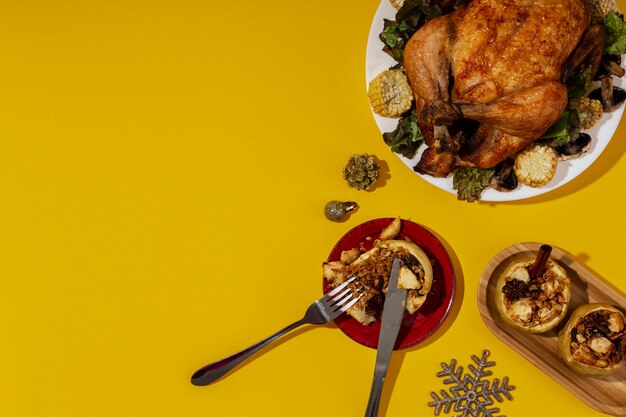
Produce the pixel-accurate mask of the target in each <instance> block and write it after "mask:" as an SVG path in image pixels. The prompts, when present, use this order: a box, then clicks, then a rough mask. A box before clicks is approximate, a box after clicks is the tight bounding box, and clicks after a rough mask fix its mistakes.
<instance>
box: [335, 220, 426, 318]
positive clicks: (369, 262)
mask: <svg viewBox="0 0 626 417" xmlns="http://www.w3.org/2000/svg"><path fill="white" fill-rule="evenodd" d="M400 226H401V221H400V218H397V219H395V220H394V221H393V222H392V223H391V224H390V225H389V226H388V227H387V228H386V229H384V230H383V231H382V233H381V235H380V238H379V239H377V240H376V241H375V242H374V244H373V247H372V249H370V250H368V251H364V250H362V249H361V248H353V249H350V250H346V251H343V252H342V254H341V258H340V260H339V261H334V262H324V264H323V272H324V278H326V280H327V281H328V283H329V284H330V286H331V287H336V286H338V285H340V284H341V283H342V282H344V281H345V280H347V279H349V278H350V277H353V276H355V277H356V280H355V281H353V282H352V283H351V284H350V285H349V287H350V288H352V289H353V291H355V292H359V293H361V294H362V297H361V298H360V299H359V301H358V302H357V303H356V304H354V305H353V306H352V307H350V308H349V309H348V311H347V312H346V313H347V314H348V315H350V316H351V317H353V318H354V319H356V320H357V321H358V322H359V323H361V324H363V325H368V324H370V323H373V322H375V321H377V320H379V319H380V315H381V312H382V308H383V305H384V301H385V293H386V292H387V285H388V284H389V276H390V274H391V266H392V264H393V260H394V259H395V258H400V259H401V260H402V266H401V267H400V275H399V276H398V287H399V288H403V289H406V290H407V300H406V305H405V308H406V310H407V311H408V312H409V313H411V314H412V313H414V312H416V311H417V310H418V309H419V308H420V307H421V306H422V304H424V302H425V301H426V296H427V295H428V293H429V292H430V288H431V286H432V282H433V268H432V265H431V263H430V260H429V259H428V256H427V255H426V254H425V253H424V251H423V250H422V249H421V248H420V247H419V246H418V245H416V244H415V243H414V242H410V241H407V240H398V239H395V237H396V236H397V235H398V233H399V231H400Z"/></svg>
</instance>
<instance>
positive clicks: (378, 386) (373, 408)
mask: <svg viewBox="0 0 626 417" xmlns="http://www.w3.org/2000/svg"><path fill="white" fill-rule="evenodd" d="M381 371H382V372H381ZM386 374H387V372H386V371H385V370H378V369H377V370H376V372H375V373H374V381H372V389H371V390H370V398H369V400H368V401H367V408H366V409H365V417H376V416H378V407H379V406H380V397H381V395H382V393H383V386H384V384H385V377H386Z"/></svg>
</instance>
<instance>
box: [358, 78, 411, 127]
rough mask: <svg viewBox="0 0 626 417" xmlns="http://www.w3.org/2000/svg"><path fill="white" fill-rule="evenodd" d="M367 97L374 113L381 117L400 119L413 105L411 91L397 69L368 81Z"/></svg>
mask: <svg viewBox="0 0 626 417" xmlns="http://www.w3.org/2000/svg"><path fill="white" fill-rule="evenodd" d="M367 96H368V97H369V100H370V104H371V106H372V110H373V111H374V113H376V114H378V115H379V116H383V117H400V116H401V115H402V114H403V113H404V112H406V111H407V110H409V109H410V108H411V104H412V103H413V90H411V87H409V82H408V81H407V79H406V75H404V72H403V71H402V70H399V69H394V70H385V71H383V72H381V73H380V74H378V75H377V76H376V77H375V78H374V79H373V80H372V81H370V83H369V88H368V90H367Z"/></svg>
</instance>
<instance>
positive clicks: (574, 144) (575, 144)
mask: <svg viewBox="0 0 626 417" xmlns="http://www.w3.org/2000/svg"><path fill="white" fill-rule="evenodd" d="M589 148H591V136H589V135H588V134H586V133H581V134H580V135H579V136H578V137H577V138H576V139H574V140H570V141H569V142H567V143H564V144H563V145H560V146H556V147H555V148H554V150H555V151H556V152H557V153H558V154H559V155H560V156H561V159H563V160H564V161H567V160H568V159H572V158H577V157H579V156H581V155H582V154H583V153H585V152H587V151H588V150H589Z"/></svg>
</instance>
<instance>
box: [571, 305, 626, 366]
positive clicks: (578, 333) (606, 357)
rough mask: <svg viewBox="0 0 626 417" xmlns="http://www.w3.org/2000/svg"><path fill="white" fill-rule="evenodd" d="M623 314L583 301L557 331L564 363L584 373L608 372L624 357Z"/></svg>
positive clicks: (610, 308) (613, 308) (604, 306)
mask: <svg viewBox="0 0 626 417" xmlns="http://www.w3.org/2000/svg"><path fill="white" fill-rule="evenodd" d="M625 321H626V318H625V317H624V314H623V313H622V312H621V311H619V310H618V309H617V308H615V307H613V306H612V305H609V304H600V303H594V304H585V305H582V306H580V307H579V308H577V309H576V311H574V313H573V314H572V317H571V318H570V319H569V320H568V322H567V324H566V326H565V327H564V328H563V330H561V332H560V333H559V351H560V353H561V357H562V358H563V360H564V361H565V363H566V364H567V365H568V366H569V367H570V368H572V369H573V370H574V371H576V372H578V373H580V374H584V375H609V374H611V373H613V372H614V371H615V369H616V368H617V366H618V365H619V363H620V362H621V361H622V358H623V357H624V351H623V349H624V340H626V330H625V329H624V322H625Z"/></svg>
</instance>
